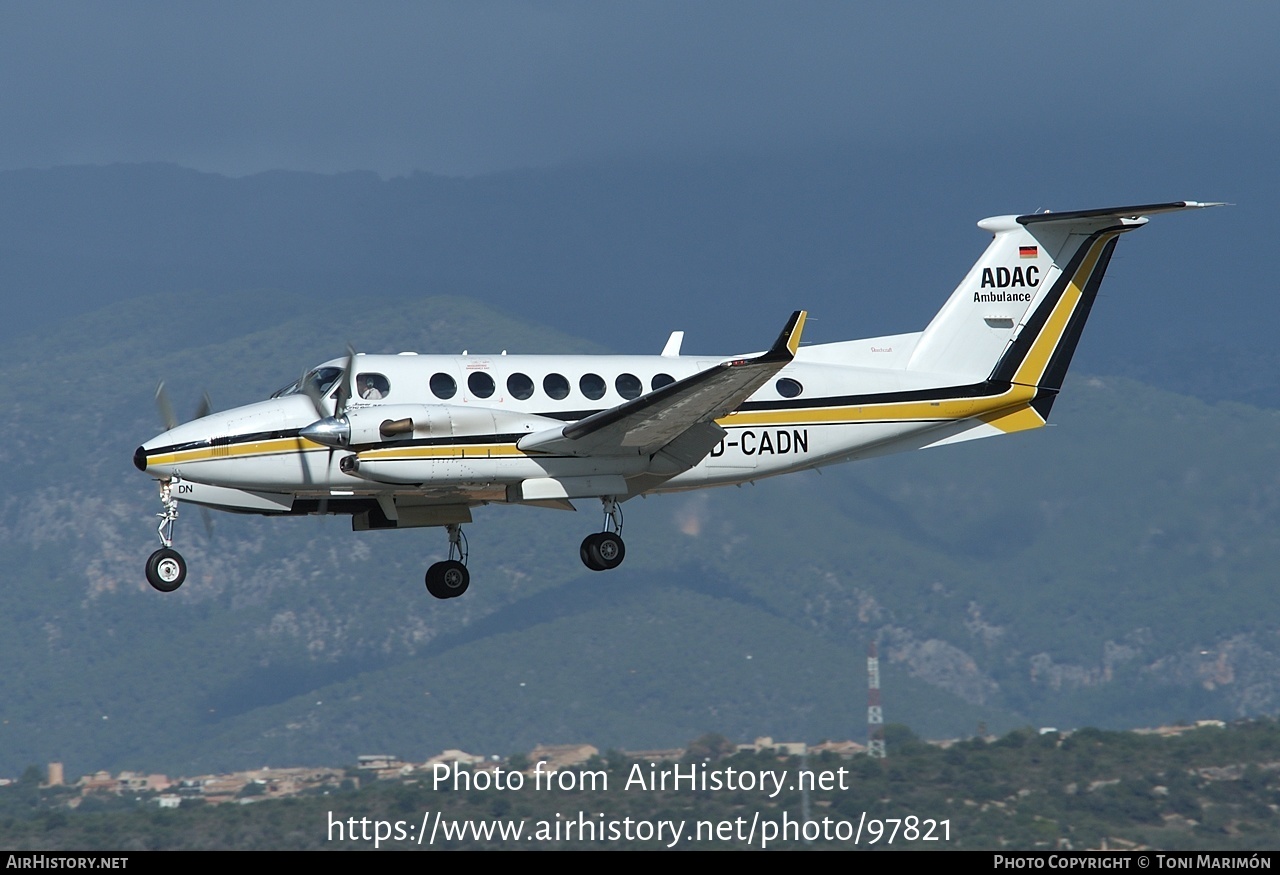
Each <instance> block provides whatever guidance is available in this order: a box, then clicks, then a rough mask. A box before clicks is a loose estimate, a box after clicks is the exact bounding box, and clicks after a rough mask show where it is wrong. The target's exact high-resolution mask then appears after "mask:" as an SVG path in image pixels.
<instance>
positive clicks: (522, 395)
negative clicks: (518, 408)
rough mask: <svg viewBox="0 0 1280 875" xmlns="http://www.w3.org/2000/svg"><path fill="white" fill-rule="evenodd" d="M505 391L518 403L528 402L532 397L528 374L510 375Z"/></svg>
mask: <svg viewBox="0 0 1280 875" xmlns="http://www.w3.org/2000/svg"><path fill="white" fill-rule="evenodd" d="M507 391H508V392H510V393H511V397H512V398H515V399H517V400H519V401H528V400H529V399H530V398H532V397H533V380H531V379H529V375H528V374H512V375H511V376H509V377H507Z"/></svg>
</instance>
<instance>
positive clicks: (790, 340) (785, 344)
mask: <svg viewBox="0 0 1280 875" xmlns="http://www.w3.org/2000/svg"><path fill="white" fill-rule="evenodd" d="M808 316H809V313H808V311H806V310H797V311H795V312H794V313H792V314H791V318H790V319H788V320H787V325H786V327H785V328H783V329H782V333H781V334H779V335H778V339H777V340H775V341H774V342H773V346H771V347H769V351H768V352H766V353H765V354H764V355H762V356H760V358H758V359H756V361H761V362H776V361H788V362H789V361H791V360H792V359H793V358H795V357H796V350H798V349H799V348H800V335H801V334H802V333H803V332H804V322H805V319H806V318H808Z"/></svg>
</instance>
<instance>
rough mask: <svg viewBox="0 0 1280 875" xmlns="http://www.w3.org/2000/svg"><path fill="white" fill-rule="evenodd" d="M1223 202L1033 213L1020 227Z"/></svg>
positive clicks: (1125, 216)
mask: <svg viewBox="0 0 1280 875" xmlns="http://www.w3.org/2000/svg"><path fill="white" fill-rule="evenodd" d="M1225 206H1227V204H1226V203H1225V202H1222V201H1218V202H1214V203H1201V202H1200V201H1173V202H1171V203H1167V204H1139V205H1137V206H1132V207H1103V208H1101V209H1096V210H1069V211H1067V212H1065V213H1053V212H1044V213H1032V214H1031V215H1029V216H1018V224H1020V225H1038V224H1042V223H1044V222H1078V221H1080V220H1081V219H1108V218H1110V219H1137V218H1139V217H1141V216H1154V215H1156V214H1157V213H1177V212H1181V211H1182V210H1203V209H1205V208H1206V207H1225Z"/></svg>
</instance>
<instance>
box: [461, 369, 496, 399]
mask: <svg viewBox="0 0 1280 875" xmlns="http://www.w3.org/2000/svg"><path fill="white" fill-rule="evenodd" d="M467 388H468V389H470V390H471V394H472V395H474V396H476V397H477V398H488V397H489V396H490V395H492V394H493V390H494V388H496V387H495V386H494V384H493V377H491V376H489V375H488V374H486V373H485V372H484V371H472V372H471V376H469V377H467Z"/></svg>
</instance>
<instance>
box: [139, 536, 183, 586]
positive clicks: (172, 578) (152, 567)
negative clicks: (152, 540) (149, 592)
mask: <svg viewBox="0 0 1280 875" xmlns="http://www.w3.org/2000/svg"><path fill="white" fill-rule="evenodd" d="M186 579H187V560H185V559H183V558H182V554H181V553H179V552H178V551H177V550H171V549H169V548H168V547H162V548H160V549H159V550H157V551H156V552H154V553H152V554H151V558H149V559H148V560H147V583H149V584H151V585H152V587H154V588H155V589H158V590H160V592H173V591H174V590H175V589H177V588H178V587H180V586H182V582H183V581H184V580H186Z"/></svg>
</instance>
